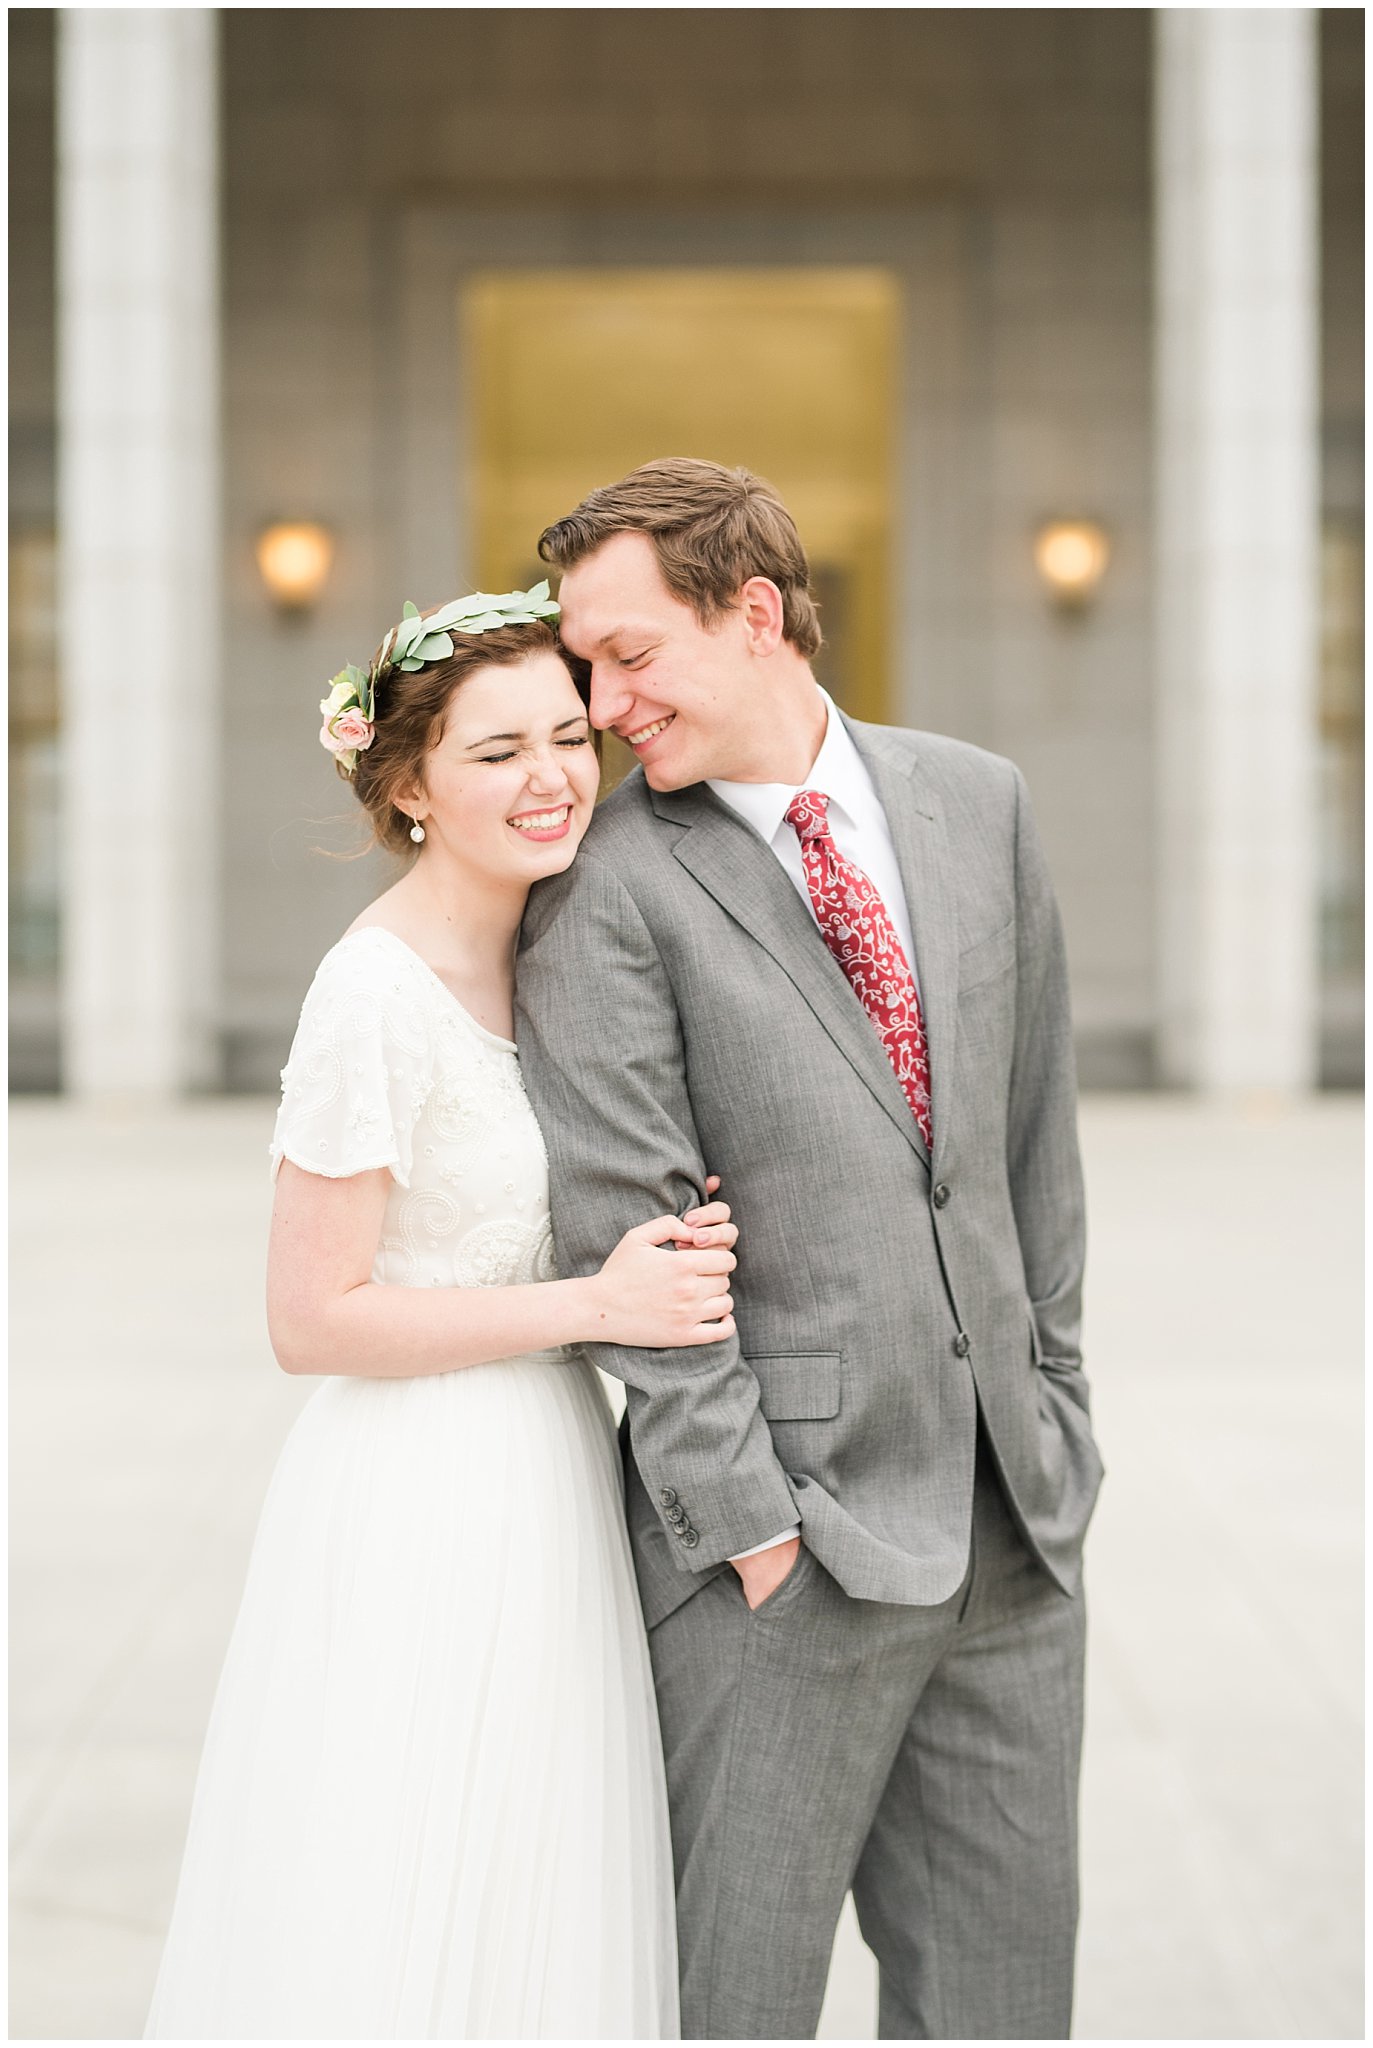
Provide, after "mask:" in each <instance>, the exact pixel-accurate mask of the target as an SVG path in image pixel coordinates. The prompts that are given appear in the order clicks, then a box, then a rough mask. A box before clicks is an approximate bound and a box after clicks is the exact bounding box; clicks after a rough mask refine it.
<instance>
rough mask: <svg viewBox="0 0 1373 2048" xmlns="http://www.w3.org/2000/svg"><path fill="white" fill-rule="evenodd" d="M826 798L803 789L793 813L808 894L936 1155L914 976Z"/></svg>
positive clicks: (790, 810) (922, 1026)
mask: <svg viewBox="0 0 1373 2048" xmlns="http://www.w3.org/2000/svg"><path fill="white" fill-rule="evenodd" d="M829 803H830V800H829V798H828V797H827V796H822V795H821V794H820V792H819V790H816V789H803V790H802V791H801V794H800V795H799V796H794V797H793V798H792V800H791V802H790V804H789V805H788V806H787V823H788V824H789V825H793V826H794V827H795V828H796V836H797V838H798V839H799V840H800V842H801V865H802V867H803V868H804V869H805V871H806V887H807V888H808V889H809V890H810V900H811V902H812V903H813V904H814V905H815V915H816V918H817V919H818V921H819V925H820V930H821V932H822V933H823V934H824V939H825V944H826V945H827V946H828V947H829V949H830V951H831V953H833V955H834V957H835V959H836V960H837V961H838V962H839V965H840V966H841V967H842V968H843V970H844V972H845V974H847V976H848V978H849V980H850V982H851V983H852V985H853V992H854V994H855V995H856V996H857V997H858V1000H859V1002H860V1003H861V1004H862V1005H863V1008H864V1009H865V1010H866V1011H867V1013H868V1015H869V1017H870V1018H871V1019H872V1022H873V1027H874V1029H875V1030H876V1032H877V1035H878V1037H879V1038H880V1039H881V1041H882V1045H883V1049H884V1050H885V1052H886V1055H887V1058H888V1059H889V1060H890V1061H891V1063H892V1067H893V1070H894V1071H895V1074H896V1078H897V1080H898V1081H899V1082H900V1083H901V1088H902V1092H903V1093H904V1095H905V1097H906V1100H907V1102H909V1104H910V1106H911V1109H912V1111H913V1113H914V1116H915V1120H916V1122H917V1124H918V1125H919V1126H920V1135H921V1137H922V1138H923V1139H924V1140H925V1147H926V1150H927V1151H928V1152H930V1154H931V1155H933V1152H934V1138H933V1135H932V1127H931V1124H930V1056H929V1052H928V1050H927V1048H926V1045H925V1020H924V1018H923V1017H922V1016H921V1014H920V996H919V994H918V992H917V990H916V986H915V976H914V975H913V974H912V973H911V970H910V963H909V962H908V961H907V959H906V955H905V953H904V951H903V950H902V945H901V941H900V939H899V938H898V937H897V935H896V927H895V925H894V924H893V923H892V921H891V918H890V917H889V916H888V914H887V906H886V904H885V903H884V902H883V901H882V898H881V897H880V896H879V895H878V893H877V891H876V889H875V888H874V887H873V885H872V883H871V882H870V881H869V880H868V877H867V876H866V875H865V874H864V873H863V870H862V869H861V868H859V867H855V866H854V864H853V862H852V861H851V860H847V859H845V857H844V855H843V854H842V853H841V852H840V851H839V848H838V847H837V846H836V845H835V843H834V835H833V833H832V832H831V831H830V825H829Z"/></svg>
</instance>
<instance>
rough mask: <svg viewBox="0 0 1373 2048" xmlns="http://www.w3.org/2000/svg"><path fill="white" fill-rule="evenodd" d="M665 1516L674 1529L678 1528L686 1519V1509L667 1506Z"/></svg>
mask: <svg viewBox="0 0 1373 2048" xmlns="http://www.w3.org/2000/svg"><path fill="white" fill-rule="evenodd" d="M666 1516H667V1519H668V1521H669V1522H671V1524H672V1526H673V1528H674V1529H680V1528H681V1527H682V1525H683V1524H684V1523H685V1521H686V1509H685V1508H668V1509H667V1510H666Z"/></svg>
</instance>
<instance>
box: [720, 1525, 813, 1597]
mask: <svg viewBox="0 0 1373 2048" xmlns="http://www.w3.org/2000/svg"><path fill="white" fill-rule="evenodd" d="M800 1550H801V1539H800V1537H799V1536H792V1537H790V1538H788V1540H787V1541H786V1542H785V1543H775V1544H774V1545H773V1547H772V1549H771V1550H759V1551H756V1552H755V1553H754V1555H753V1556H752V1557H734V1558H731V1559H730V1563H731V1564H732V1565H733V1566H734V1569H735V1571H736V1572H738V1574H739V1577H740V1579H741V1580H742V1581H743V1587H744V1598H745V1599H746V1600H747V1601H748V1604H749V1606H750V1607H751V1608H753V1607H761V1606H762V1604H763V1602H764V1601H765V1600H766V1599H767V1598H768V1596H769V1594H771V1593H775V1592H776V1591H777V1588H778V1587H779V1586H780V1585H781V1583H782V1581H783V1579H785V1578H787V1577H789V1575H790V1573H791V1568H792V1566H793V1565H794V1564H795V1562H796V1560H797V1557H798V1556H799V1554H800Z"/></svg>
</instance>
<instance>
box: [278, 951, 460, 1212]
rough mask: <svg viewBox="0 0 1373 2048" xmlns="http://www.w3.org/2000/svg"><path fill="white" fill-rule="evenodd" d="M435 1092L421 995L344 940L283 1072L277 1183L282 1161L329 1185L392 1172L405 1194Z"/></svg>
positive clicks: (329, 961) (398, 972)
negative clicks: (418, 1129) (377, 1170)
mask: <svg viewBox="0 0 1373 2048" xmlns="http://www.w3.org/2000/svg"><path fill="white" fill-rule="evenodd" d="M432 1085H433V1042H432V1029H431V1013H430V1009H429V1006H428V1005H427V1004H426V1001H425V995H424V991H423V989H422V988H421V987H420V986H419V985H418V984H417V983H416V981H415V979H414V977H413V976H411V975H410V974H408V973H407V972H406V970H405V968H404V966H403V965H401V966H397V964H396V963H395V962H394V961H392V960H390V959H387V958H382V957H381V956H380V953H379V952H374V951H373V950H372V949H371V948H370V947H368V946H366V945H360V944H359V945H353V944H351V943H350V942H349V941H347V940H344V941H341V942H340V944H339V945H338V946H336V947H335V948H334V950H333V952H332V953H329V954H326V956H325V958H324V960H323V961H322V962H321V963H320V967H319V971H318V973H317V974H316V976H315V978H314V981H313V982H312V983H311V985H310V990H309V993H308V994H307V996H306V998H305V1002H304V1005H303V1007H302V1009H301V1013H300V1023H299V1024H298V1025H297V1027H296V1035H295V1040H294V1042H293V1044H292V1046H291V1055H290V1058H289V1059H288V1060H287V1062H286V1065H285V1066H284V1067H283V1068H282V1072H281V1108H280V1109H279V1110H278V1112H277V1120H276V1128H275V1130H274V1131H273V1133H272V1142H271V1148H270V1149H271V1157H272V1174H273V1177H275V1175H276V1172H277V1169H278V1168H279V1166H280V1164H281V1162H282V1160H283V1159H289V1160H291V1161H293V1163H294V1164H295V1165H296V1166H300V1167H303V1168H304V1169H305V1171H306V1172H307V1173H320V1174H324V1175H325V1176H326V1178H328V1179H331V1180H339V1179H342V1178H343V1177H344V1176H346V1175H348V1174H351V1173H366V1172H368V1171H369V1170H370V1169H371V1168H373V1167H378V1166H385V1167H389V1168H390V1170H391V1173H392V1175H393V1176H394V1178H395V1179H396V1180H398V1181H399V1182H400V1184H401V1186H402V1187H406V1188H408V1187H409V1185H410V1173H411V1152H412V1145H413V1140H414V1133H415V1125H416V1123H417V1122H418V1120H419V1116H420V1112H421V1110H422V1109H423V1108H424V1105H425V1102H426V1101H427V1099H428V1096H429V1091H430V1088H431V1087H432Z"/></svg>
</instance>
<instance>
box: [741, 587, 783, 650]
mask: <svg viewBox="0 0 1373 2048" xmlns="http://www.w3.org/2000/svg"><path fill="white" fill-rule="evenodd" d="M739 612H740V616H741V617H742V620H743V626H744V639H745V643H746V645H747V647H748V651H749V653H750V654H757V655H769V654H775V653H776V652H777V650H778V648H779V647H780V646H781V644H782V625H783V618H782V593H781V591H780V590H779V589H778V588H777V585H776V584H775V583H774V582H773V581H772V579H771V578H770V577H768V576H750V577H749V579H748V582H747V583H744V584H741V585H740V587H739Z"/></svg>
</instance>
